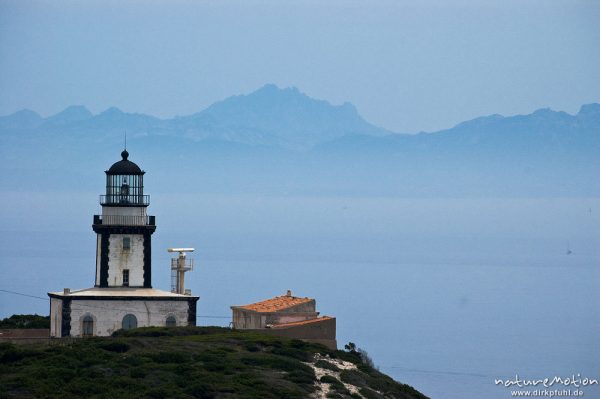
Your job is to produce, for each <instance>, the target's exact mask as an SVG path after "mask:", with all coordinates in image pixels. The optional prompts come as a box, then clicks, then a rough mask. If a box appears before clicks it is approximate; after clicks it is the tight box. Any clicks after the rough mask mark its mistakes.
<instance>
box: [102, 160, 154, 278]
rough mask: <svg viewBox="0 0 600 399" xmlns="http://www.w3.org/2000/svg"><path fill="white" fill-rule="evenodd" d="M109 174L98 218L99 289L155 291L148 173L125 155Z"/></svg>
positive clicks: (152, 218) (152, 222)
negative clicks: (117, 288)
mask: <svg viewBox="0 0 600 399" xmlns="http://www.w3.org/2000/svg"><path fill="white" fill-rule="evenodd" d="M121 157H122V158H123V159H122V160H120V161H118V162H115V163H114V164H113V165H112V166H111V167H110V168H109V169H108V170H107V171H106V172H105V173H106V194H104V195H101V196H100V205H102V214H101V215H94V224H93V226H92V228H93V229H94V231H95V232H96V234H97V236H98V237H97V240H96V284H95V286H96V287H102V288H106V287H144V288H152V256H151V236H152V233H154V231H155V230H156V225H155V218H154V216H149V215H148V213H147V209H148V205H149V204H150V200H149V198H150V196H149V195H144V173H145V172H144V171H142V170H141V169H140V167H139V166H137V165H136V164H135V163H133V162H131V161H130V160H129V159H128V158H129V153H128V152H127V150H124V151H123V152H122V153H121Z"/></svg>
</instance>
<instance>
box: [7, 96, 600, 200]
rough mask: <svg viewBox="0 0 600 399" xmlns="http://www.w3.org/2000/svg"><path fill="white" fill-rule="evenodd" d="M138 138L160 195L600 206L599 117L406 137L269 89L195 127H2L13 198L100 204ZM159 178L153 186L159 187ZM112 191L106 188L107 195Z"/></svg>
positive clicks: (56, 118)
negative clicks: (525, 199)
mask: <svg viewBox="0 0 600 399" xmlns="http://www.w3.org/2000/svg"><path fill="white" fill-rule="evenodd" d="M125 131H126V132H127V138H128V149H129V152H130V153H131V156H130V159H131V160H133V161H135V162H138V163H139V164H140V165H141V166H142V167H143V168H144V169H146V170H147V171H148V172H152V181H153V186H154V187H156V189H158V190H163V189H165V190H166V189H168V187H169V185H170V184H177V185H178V187H179V189H182V190H188V191H208V192H215V191H217V192H220V191H224V192H248V191H252V192H254V191H257V192H266V193H283V194H290V193H303V194H327V195H330V194H331V195H335V194H344V195H346V194H355V195H402V196H429V195H442V196H444V195H450V196H461V195H485V196H488V195H501V196H506V195H508V196H545V195H550V196H556V195H559V196H581V195H598V194H600V184H599V183H598V182H597V180H599V179H597V176H598V172H599V171H600V104H589V105H584V106H582V107H581V109H580V111H579V112H578V113H577V114H576V115H569V114H567V113H565V112H557V111H553V110H550V109H540V110H537V111H535V112H533V113H532V114H529V115H518V116H512V117H503V116H501V115H491V116H484V117H481V118H476V119H473V120H470V121H466V122H463V123H460V124H458V125H456V126H454V127H452V128H450V129H446V130H442V131H438V132H432V133H419V134H399V133H394V132H391V131H388V130H386V129H383V128H380V127H377V126H374V125H372V124H370V123H369V122H367V121H365V120H364V119H363V118H362V117H361V116H360V114H359V113H358V111H357V110H356V108H355V107H354V106H353V105H352V104H350V103H345V104H343V105H339V106H334V105H331V104H329V103H328V102H327V101H322V100H316V99H313V98H310V97H308V96H306V95H305V94H303V93H301V92H300V91H299V90H298V89H296V88H286V89H280V88H278V87H276V86H274V85H266V86H264V87H262V88H260V89H259V90H257V91H255V92H253V93H251V94H248V95H240V96H233V97H229V98H227V99H225V100H223V101H220V102H216V103H214V104H212V105H211V106H209V107H208V108H206V109H204V110H202V111H200V112H198V113H195V114H192V115H188V116H178V117H174V118H171V119H160V118H156V117H153V116H149V115H144V114H131V113H125V112H123V111H121V110H119V109H117V108H109V109H107V110H106V111H104V112H102V113H100V114H97V115H94V114H92V113H91V112H90V111H89V110H87V109H86V108H85V107H83V106H71V107H68V108H67V109H65V110H64V111H62V112H60V113H58V114H56V115H53V116H50V117H48V118H42V117H41V116H40V115H38V114H37V113H35V112H33V111H30V110H22V111H19V112H16V113H14V114H12V115H8V116H4V117H0V137H1V143H2V146H1V149H0V151H1V155H2V168H3V170H4V174H3V177H2V179H1V181H0V188H1V189H2V190H5V191H9V190H44V191H45V190H66V189H69V188H73V184H76V187H77V189H82V190H88V189H90V190H94V189H95V190H99V189H101V187H102V179H103V176H102V175H103V174H102V173H101V172H102V171H103V170H105V169H106V168H107V167H108V166H110V164H111V163H112V162H114V161H116V160H118V158H119V153H120V151H121V149H122V147H123V139H124V133H125ZM148 176H150V173H149V175H148ZM99 182H100V183H99Z"/></svg>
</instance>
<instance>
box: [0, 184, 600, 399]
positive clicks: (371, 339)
mask: <svg viewBox="0 0 600 399" xmlns="http://www.w3.org/2000/svg"><path fill="white" fill-rule="evenodd" d="M0 198H1V199H2V203H3V204H4V206H3V207H2V210H0V217H1V220H2V222H3V224H2V231H0V249H1V251H0V288H2V289H8V290H14V291H18V292H22V293H27V294H30V295H34V296H40V297H44V296H45V293H46V292H47V291H49V290H61V289H62V288H63V287H70V288H83V287H88V286H91V285H92V284H93V279H94V256H95V247H94V242H95V238H94V234H93V232H92V230H91V221H92V216H91V215H92V214H93V213H97V212H98V210H97V204H96V203H95V200H96V198H97V197H96V195H95V194H94V193H83V194H82V193H72V194H66V193H50V194H49V193H44V194H40V193H27V194H23V193H0ZM152 199H153V201H154V202H152V205H151V207H150V210H151V211H150V213H151V214H155V215H157V225H158V229H157V232H156V234H155V235H154V241H153V284H154V286H155V287H157V288H162V289H168V288H169V254H167V253H166V250H165V249H166V248H167V247H169V246H194V247H196V248H197V252H196V253H195V255H194V258H195V259H196V265H197V268H196V270H194V271H193V272H191V273H190V274H189V275H188V277H187V279H186V283H188V287H189V288H191V289H192V291H193V292H194V293H195V294H197V295H200V296H201V299H200V302H199V307H198V314H199V315H201V316H202V317H201V318H200V319H199V323H200V324H202V325H223V326H225V325H228V323H229V319H227V318H221V317H227V316H229V315H230V310H229V306H230V305H235V304H244V303H249V302H253V301H257V300H261V299H265V298H268V297H271V296H274V295H280V294H283V293H284V292H285V290H287V289H292V290H293V291H294V293H295V294H296V295H299V296H309V297H314V298H316V299H317V306H318V310H319V311H321V313H322V314H326V315H334V316H336V317H337V325H338V344H339V346H343V344H345V343H347V342H348V341H352V342H355V343H356V344H357V345H358V346H359V347H361V348H364V349H365V350H367V351H368V352H369V354H370V355H371V356H372V357H373V359H374V361H375V363H376V364H377V365H378V366H379V367H380V369H381V370H382V371H384V372H386V373H388V374H389V375H391V376H393V377H394V378H395V379H397V380H399V381H401V382H404V383H407V384H410V385H413V386H414V387H415V388H417V389H419V390H421V391H422V392H424V393H425V394H427V395H429V396H431V397H433V398H509V397H510V390H509V389H508V388H503V387H498V386H495V385H494V379H495V378H509V377H514V375H515V374H517V373H518V374H519V375H520V376H522V377H524V378H530V379H539V378H544V377H550V378H552V377H554V376H555V375H559V376H570V375H571V374H577V373H580V374H581V375H582V376H587V377H592V378H600V362H598V360H597V359H600V340H599V339H598V337H599V336H600V306H599V305H600V293H599V292H600V291H599V290H598V283H599V282H600V250H599V249H600V245H598V244H599V243H600V200H598V199H485V200H482V199H394V198H288V197H266V196H265V197H263V196H242V197H226V196H215V195H182V196H175V195H170V194H159V195H155V196H153V198H152ZM567 246H568V247H569V248H570V249H571V250H572V251H573V254H571V255H567V254H566V250H567ZM31 312H38V313H42V314H47V313H48V303H47V301H45V300H39V299H35V298H29V297H21V296H14V295H8V294H3V293H0V316H1V317H5V316H7V315H10V314H13V313H31ZM583 390H584V392H585V397H590V398H591V397H600V389H598V388H597V387H594V388H589V387H588V388H584V389H583Z"/></svg>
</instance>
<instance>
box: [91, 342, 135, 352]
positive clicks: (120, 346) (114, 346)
mask: <svg viewBox="0 0 600 399" xmlns="http://www.w3.org/2000/svg"><path fill="white" fill-rule="evenodd" d="M98 347H99V348H100V349H104V350H105V351H109V352H116V353H125V352H127V351H128V350H129V348H131V345H129V344H128V343H126V342H123V341H114V340H110V341H104V342H101V343H100V344H98Z"/></svg>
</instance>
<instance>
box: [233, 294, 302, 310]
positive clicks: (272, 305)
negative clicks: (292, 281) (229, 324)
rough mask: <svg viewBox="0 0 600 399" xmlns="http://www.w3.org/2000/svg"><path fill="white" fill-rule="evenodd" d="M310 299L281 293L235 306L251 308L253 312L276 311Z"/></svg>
mask: <svg viewBox="0 0 600 399" xmlns="http://www.w3.org/2000/svg"><path fill="white" fill-rule="evenodd" d="M310 301H312V299H311V298H299V297H296V296H287V295H282V296H276V297H275V298H271V299H267V300H264V301H260V302H256V303H251V304H248V305H243V306H235V307H237V308H241V309H246V310H253V311H255V312H277V311H278V310H283V309H287V308H291V307H292V306H296V305H300V304H303V303H306V302H310Z"/></svg>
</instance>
